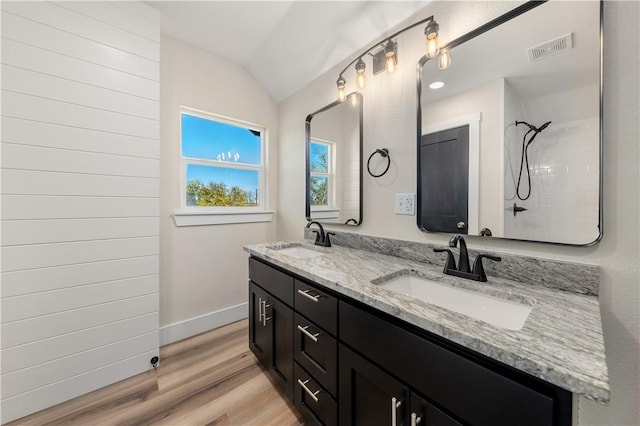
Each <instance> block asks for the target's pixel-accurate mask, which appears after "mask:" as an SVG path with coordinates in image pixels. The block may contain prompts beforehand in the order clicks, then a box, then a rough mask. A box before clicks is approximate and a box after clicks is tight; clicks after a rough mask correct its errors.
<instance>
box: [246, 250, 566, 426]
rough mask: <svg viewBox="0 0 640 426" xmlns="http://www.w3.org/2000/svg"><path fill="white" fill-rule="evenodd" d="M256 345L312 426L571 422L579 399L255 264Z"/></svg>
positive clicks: (542, 425)
mask: <svg viewBox="0 0 640 426" xmlns="http://www.w3.org/2000/svg"><path fill="white" fill-rule="evenodd" d="M249 271H250V272H249V273H250V282H249V305H250V331H249V339H250V343H249V345H250V348H251V350H252V351H253V353H254V354H255V355H256V357H257V358H258V360H259V361H260V362H261V363H262V364H263V366H264V367H265V368H266V369H267V371H268V372H269V373H270V374H271V376H273V377H274V379H275V382H276V383H277V384H278V385H279V387H280V388H281V389H283V390H284V391H285V392H286V395H287V396H288V397H289V398H290V399H291V400H292V401H293V403H294V405H295V407H296V408H297V409H298V411H299V412H300V414H302V416H303V417H304V419H305V424H312V425H336V424H340V425H342V426H350V425H392V424H394V416H395V424H396V425H406V426H408V425H412V426H413V425H417V426H425V425H429V426H454V425H491V426H499V425H519V426H528V425H531V426H534V425H535V426H559V425H570V424H571V410H572V395H571V393H570V392H568V391H566V390H563V389H561V388H558V387H557V386H554V385H551V384H549V383H547V382H544V381H542V380H540V379H537V378H534V377H532V376H530V375H528V374H525V373H522V372H520V371H518V370H515V369H513V368H511V367H508V366H506V365H504V364H501V363H499V362H496V361H494V360H492V359H490V358H487V357H485V356H483V355H480V354H478V353H476V352H473V351H471V350H469V349H466V348H463V347H461V346H459V345H456V344H454V343H452V342H449V341H448V340H445V339H443V338H440V337H437V336H434V335H432V334H431V333H428V332H426V331H424V330H422V329H419V328H417V327H415V326H412V325H410V324H407V323H405V322H403V321H400V320H398V319H397V318H394V317H392V316H390V315H388V314H385V313H382V312H380V311H378V310H376V309H374V308H371V307H369V306H366V305H364V304H362V303H360V302H357V301H354V300H352V299H349V298H347V297H345V296H341V295H338V294H335V293H333V292H332V291H330V290H328V289H326V288H325V287H322V286H320V285H317V284H314V283H310V282H308V281H306V280H304V279H302V278H299V277H297V276H294V274H291V273H289V272H286V271H284V270H281V269H279V268H277V267H273V266H270V265H269V264H267V263H266V262H262V261H260V260H257V259H255V258H251V259H250V260H249Z"/></svg>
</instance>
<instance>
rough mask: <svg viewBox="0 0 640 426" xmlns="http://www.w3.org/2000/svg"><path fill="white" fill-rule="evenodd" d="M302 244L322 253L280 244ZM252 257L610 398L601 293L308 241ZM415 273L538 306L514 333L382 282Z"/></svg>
mask: <svg viewBox="0 0 640 426" xmlns="http://www.w3.org/2000/svg"><path fill="white" fill-rule="evenodd" d="M298 244H301V245H302V247H304V248H308V249H311V250H315V251H319V252H322V253H323V255H322V256H317V257H312V258H306V259H301V258H296V257H292V256H288V255H286V254H284V253H283V252H281V251H280V250H279V248H282V247H287V246H291V245H298ZM245 251H247V252H248V253H250V254H251V255H253V256H255V257H257V258H260V259H263V260H266V261H268V262H270V263H272V264H274V265H277V266H280V267H282V268H285V269H287V270H289V271H291V272H292V273H294V274H297V275H300V276H302V277H304V278H307V279H309V280H311V281H314V282H316V283H318V284H321V285H323V286H325V287H327V288H329V289H331V290H333V291H335V292H337V293H340V294H343V295H345V296H348V297H350V298H352V299H355V300H358V301H361V302H363V303H365V304H367V305H370V306H372V307H374V308H376V309H379V310H380V311H383V312H386V313H388V314H391V315H393V316H395V317H398V318H400V319H402V320H404V321H406V322H408V323H410V324H413V325H415V326H418V327H420V328H422V329H424V330H427V331H429V332H431V333H434V334H436V335H438V336H441V337H444V338H446V339H448V340H451V341H453V342H455V343H458V344H460V345H462V346H464V347H467V348H469V349H472V350H474V351H476V352H479V353H481V354H484V355H486V356H488V357H490V358H493V359H495V360H497V361H500V362H502V363H504V364H507V365H509V366H512V367H514V368H516V369H518V370H521V371H523V372H526V373H528V374H531V375H532V376H535V377H538V378H540V379H543V380H545V381H547V382H549V383H553V384H555V385H557V386H559V387H562V388H564V389H567V390H569V391H571V392H574V393H576V394H579V395H582V396H584V397H585V398H588V399H591V400H595V401H598V402H601V403H607V402H608V401H609V379H608V373H607V365H606V360H605V351H604V341H603V335H602V321H601V319H600V305H599V302H598V297H597V296H593V295H585V294H578V293H572V292H568V291H563V290H558V289H554V288H549V287H547V286H534V285H531V284H523V283H520V282H516V281H513V280H509V279H504V278H495V277H491V276H489V280H488V282H486V283H480V282H475V281H470V280H464V279H460V278H456V277H451V276H449V275H444V274H442V267H435V266H434V265H430V264H426V263H420V262H416V261H413V260H408V259H403V258H400V257H395V256H389V255H385V254H379V253H373V252H370V251H364V250H357V249H353V248H349V247H343V246H337V245H334V246H333V247H330V248H324V247H317V246H314V245H312V244H310V243H308V242H306V241H300V242H295V243H269V244H259V245H251V246H246V247H245ZM407 270H411V271H414V272H412V273H416V274H422V275H424V276H426V277H428V278H430V279H434V280H437V281H439V282H441V283H443V284H449V285H452V286H456V287H461V288H466V289H470V290H474V291H479V292H483V293H486V294H490V295H493V296H498V297H501V298H504V299H510V300H517V301H520V302H524V303H528V304H532V305H533V309H532V311H531V313H530V314H529V317H528V318H527V321H526V322H525V324H524V326H523V327H522V329H521V330H518V331H514V330H506V329H503V328H499V327H496V326H493V325H490V324H488V323H485V322H482V321H480V320H476V319H473V318H471V317H468V316H465V315H462V314H458V313H456V312H453V311H449V310H447V309H444V308H440V307H438V306H435V305H431V304H429V303H426V302H423V301H421V300H418V299H415V298H413V297H411V296H408V295H403V294H400V293H396V292H392V291H390V290H386V289H384V288H382V287H380V286H378V285H376V284H374V283H372V281H373V282H375V283H380V281H381V278H383V277H388V276H392V275H394V274H395V275H397V274H398V273H399V271H405V272H406V271H407Z"/></svg>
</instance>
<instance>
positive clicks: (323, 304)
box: [294, 280, 338, 336]
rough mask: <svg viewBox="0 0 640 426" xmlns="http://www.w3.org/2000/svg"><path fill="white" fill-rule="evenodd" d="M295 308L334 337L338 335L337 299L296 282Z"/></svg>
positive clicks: (310, 286)
mask: <svg viewBox="0 0 640 426" xmlns="http://www.w3.org/2000/svg"><path fill="white" fill-rule="evenodd" d="M294 296H295V308H296V311H297V312H300V313H301V314H302V315H304V316H305V317H307V318H309V319H310V320H311V321H313V322H314V323H316V324H318V325H319V326H320V327H322V328H324V329H325V330H326V331H328V332H329V333H331V334H333V335H334V336H335V335H336V334H337V333H338V299H336V298H335V297H333V296H331V295H329V294H327V293H325V292H323V291H321V290H318V289H317V288H316V287H314V286H312V285H309V284H307V283H304V282H302V281H298V280H296V284H295V293H294Z"/></svg>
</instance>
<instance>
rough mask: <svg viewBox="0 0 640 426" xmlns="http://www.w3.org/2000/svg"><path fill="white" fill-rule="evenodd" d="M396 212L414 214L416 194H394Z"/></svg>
mask: <svg viewBox="0 0 640 426" xmlns="http://www.w3.org/2000/svg"><path fill="white" fill-rule="evenodd" d="M395 211H396V214H406V215H409V216H413V215H415V214H416V194H396V208H395Z"/></svg>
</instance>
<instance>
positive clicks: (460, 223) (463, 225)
mask: <svg viewBox="0 0 640 426" xmlns="http://www.w3.org/2000/svg"><path fill="white" fill-rule="evenodd" d="M456 226H457V227H458V229H464V227H465V226H467V224H466V223H464V222H458V223H456Z"/></svg>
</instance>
